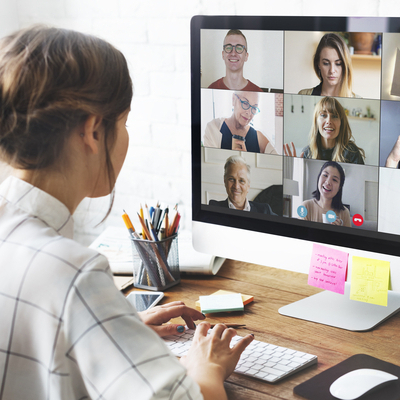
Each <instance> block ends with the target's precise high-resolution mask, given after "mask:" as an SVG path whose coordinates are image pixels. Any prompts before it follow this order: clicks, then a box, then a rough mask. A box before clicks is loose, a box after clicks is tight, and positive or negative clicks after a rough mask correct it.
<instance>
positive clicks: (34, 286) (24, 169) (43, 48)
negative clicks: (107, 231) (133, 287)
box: [0, 27, 252, 399]
mask: <svg viewBox="0 0 400 400" xmlns="http://www.w3.org/2000/svg"><path fill="white" fill-rule="evenodd" d="M0 96H1V99H0V104H1V106H0V150H1V153H0V154H1V157H2V159H3V160H5V161H6V162H7V163H8V164H10V165H11V166H12V167H13V169H14V170H13V176H11V177H9V178H7V180H6V181H4V182H3V183H2V184H1V185H0V248H1V249H0V308H1V310H2V311H1V312H2V317H1V325H2V327H1V328H2V329H1V331H0V353H1V354H3V356H2V362H1V365H2V367H1V369H0V372H1V373H0V398H2V399H27V398H35V399H72V398H74V399H84V398H85V399H87V398H108V399H125V398H127V397H132V396H134V397H136V398H138V399H139V398H140V399H146V398H171V399H175V398H178V397H179V399H181V398H191V399H198V398H199V399H201V398H203V396H204V398H226V393H225V390H224V386H223V381H224V379H225V378H226V377H227V376H228V375H229V374H230V373H231V372H232V371H233V369H234V367H235V365H236V363H237V361H238V359H239V357H240V354H241V352H242V351H243V350H244V348H245V347H246V346H247V345H248V344H249V343H250V342H251V340H252V336H251V335H248V336H246V337H245V338H244V339H243V341H241V342H239V345H238V346H236V347H234V348H232V349H230V348H229V342H230V339H231V338H232V336H233V335H234V333H235V331H234V330H232V329H226V327H225V326H224V325H218V326H217V329H216V328H214V330H213V331H212V333H211V337H207V336H206V334H207V330H208V328H209V327H210V325H209V324H208V323H204V322H203V323H201V324H199V325H198V327H197V330H196V335H195V339H194V344H193V346H192V347H191V349H190V351H189V353H188V355H187V356H186V358H184V359H183V360H182V361H181V362H179V361H178V360H177V359H176V358H175V357H174V356H173V355H172V354H171V353H170V352H169V350H168V349H167V348H166V346H165V344H164V343H163V342H162V340H161V339H160V338H159V336H158V335H160V336H165V335H168V334H172V333H174V334H179V333H180V332H182V330H183V326H180V325H179V324H167V325H163V324H164V323H165V322H167V321H169V320H170V319H171V318H175V317H178V316H181V317H182V318H183V319H184V320H185V322H186V324H187V325H188V326H189V327H192V328H194V327H195V326H194V323H193V321H194V320H199V319H204V316H203V315H202V314H201V313H199V312H198V311H196V310H194V309H191V308H188V307H186V306H185V305H184V304H183V303H181V302H174V303H171V304H167V305H165V306H161V307H157V308H155V309H152V310H150V311H149V312H144V313H141V315H140V316H139V315H138V313H137V312H136V310H135V309H134V308H133V307H132V306H131V305H130V304H129V302H128V301H127V300H126V299H125V298H124V296H123V295H122V294H121V293H120V292H119V291H118V290H117V288H116V287H115V285H114V283H113V280H112V275H111V272H110V267H109V265H108V262H107V260H106V258H105V257H103V256H102V255H100V254H99V253H97V252H96V251H94V250H92V249H88V248H86V247H84V246H81V245H80V244H78V243H76V242H74V241H73V240H72V233H73V218H72V214H73V212H74V211H75V210H76V208H77V206H78V204H79V203H80V202H81V201H82V200H83V198H85V197H99V196H104V195H107V194H110V193H112V192H113V188H114V184H115V181H116V178H117V176H118V174H119V172H120V170H121V167H122V164H123V161H124V158H125V155H126V151H127V147H128V132H127V130H126V126H125V123H126V120H127V117H128V113H129V111H130V103H131V98H132V83H131V79H130V77H129V71H128V68H127V63H126V60H125V58H124V56H123V55H122V53H120V52H119V51H118V50H116V49H115V48H114V47H112V46H111V45H110V44H108V43H106V42H104V41H103V40H100V39H98V38H95V37H92V36H88V35H84V34H80V33H77V32H73V31H67V30H60V29H54V28H43V27H35V28H31V29H27V30H23V31H20V32H17V33H15V34H13V35H11V36H9V37H6V38H4V39H3V40H2V41H1V42H0ZM111 197H112V198H113V195H112V196H111ZM142 321H143V322H142ZM146 325H147V326H146ZM150 327H151V328H152V329H150ZM157 333H158V335H157ZM185 366H186V367H185ZM21 377H23V378H22V379H21ZM215 396H216V397H215ZM220 396H221V397H220Z"/></svg>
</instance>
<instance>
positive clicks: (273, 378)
mask: <svg viewBox="0 0 400 400" xmlns="http://www.w3.org/2000/svg"><path fill="white" fill-rule="evenodd" d="M210 331H211V330H210ZM210 331H209V333H210ZM194 332H195V331H194V330H192V329H187V330H186V332H185V333H184V334H183V335H171V336H166V337H164V341H165V342H166V344H167V346H168V347H169V348H170V350H171V351H172V353H173V354H175V355H176V356H178V357H182V356H184V355H186V353H187V352H188V350H189V348H190V345H191V344H192V339H193V335H194ZM241 339H242V337H241V336H238V335H236V336H235V337H234V338H233V339H232V341H231V347H233V346H234V345H235V344H236V343H237V342H238V341H239V340H241ZM317 362H318V357H317V356H314V355H312V354H307V353H303V352H301V351H296V350H291V349H287V348H286V347H280V346H275V345H273V344H269V343H265V342H259V341H258V340H253V341H252V342H251V343H250V344H249V345H248V346H247V347H246V349H245V350H244V352H243V353H242V355H241V357H240V360H239V362H238V364H237V366H236V369H235V372H236V373H238V374H243V375H248V376H251V377H254V378H258V379H261V380H263V381H266V382H269V383H272V382H278V381H279V380H281V379H283V378H286V377H287V376H289V375H292V374H294V373H296V372H298V371H301V370H302V369H304V368H307V367H309V366H310V365H313V364H316V363H317Z"/></svg>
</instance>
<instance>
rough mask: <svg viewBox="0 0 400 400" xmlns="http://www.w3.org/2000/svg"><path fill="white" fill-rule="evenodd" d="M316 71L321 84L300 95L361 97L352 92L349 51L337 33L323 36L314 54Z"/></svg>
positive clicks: (351, 70) (303, 91)
mask: <svg viewBox="0 0 400 400" xmlns="http://www.w3.org/2000/svg"><path fill="white" fill-rule="evenodd" d="M313 63H314V71H315V73H316V75H317V77H318V79H319V80H320V84H319V85H318V86H316V87H314V88H311V89H303V90H300V92H299V94H311V95H315V96H336V97H360V96H358V95H355V94H354V93H353V91H352V75H353V67H352V63H351V56H350V52H349V49H348V48H347V46H346V43H345V42H344V41H343V39H342V38H341V37H340V36H339V35H337V34H336V33H326V34H325V35H324V36H322V38H321V40H320V42H319V44H318V46H317V50H316V51H315V54H314V60H313Z"/></svg>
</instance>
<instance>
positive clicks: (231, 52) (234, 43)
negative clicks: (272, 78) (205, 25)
mask: <svg viewBox="0 0 400 400" xmlns="http://www.w3.org/2000/svg"><path fill="white" fill-rule="evenodd" d="M248 58H249V53H248V46H247V40H246V37H245V36H244V34H243V33H242V32H241V31H240V30H239V29H231V30H229V31H228V33H227V34H226V36H225V39H224V43H223V45H222V59H223V60H224V62H225V67H226V74H225V76H224V77H222V78H220V79H218V80H216V81H215V82H213V83H212V84H211V85H210V86H209V87H208V88H209V89H225V90H245V91H256V92H262V91H263V90H262V89H261V88H260V87H258V86H257V85H255V84H254V83H253V82H251V81H250V80H249V79H246V78H245V77H244V76H243V69H244V64H245V63H246V61H247V60H248Z"/></svg>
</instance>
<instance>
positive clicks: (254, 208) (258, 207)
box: [208, 156, 276, 215]
mask: <svg viewBox="0 0 400 400" xmlns="http://www.w3.org/2000/svg"><path fill="white" fill-rule="evenodd" d="M224 183H225V189H226V193H227V195H228V198H227V199H226V200H222V201H217V200H210V202H209V203H208V204H209V205H210V206H218V207H225V208H230V209H233V210H243V211H250V212H256V213H261V214H269V215H276V214H275V213H274V212H273V211H272V209H271V207H270V205H269V204H267V203H255V202H253V201H249V200H248V199H247V194H248V192H249V189H250V166H249V165H248V164H246V161H245V160H244V158H242V157H240V156H231V157H229V158H228V159H227V160H226V163H225V166H224Z"/></svg>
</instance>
